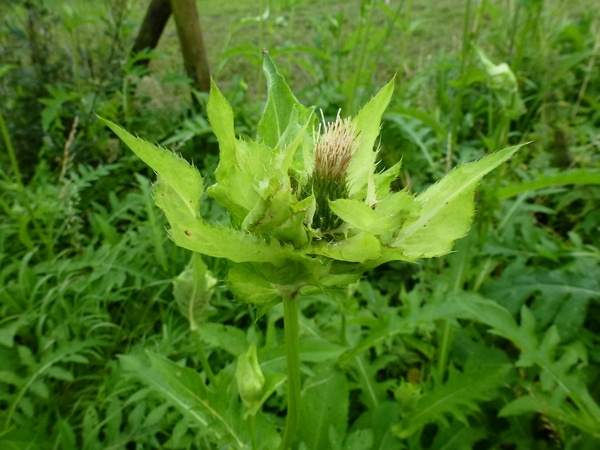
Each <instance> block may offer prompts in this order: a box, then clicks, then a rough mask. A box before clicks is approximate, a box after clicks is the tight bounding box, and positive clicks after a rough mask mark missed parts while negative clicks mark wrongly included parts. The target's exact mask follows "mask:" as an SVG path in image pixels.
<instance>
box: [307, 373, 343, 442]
mask: <svg viewBox="0 0 600 450" xmlns="http://www.w3.org/2000/svg"><path fill="white" fill-rule="evenodd" d="M348 396H349V391H348V381H347V380H346V375H344V374H343V373H342V372H340V371H338V370H336V369H334V368H333V367H332V366H330V365H328V364H327V365H323V366H318V367H317V368H315V375H314V376H313V377H311V378H309V379H307V380H306V382H305V383H304V388H303V389H302V401H301V404H300V420H299V424H298V439H299V440H300V441H302V442H304V443H305V445H306V446H307V448H311V449H312V448H314V449H317V448H319V449H320V448H323V449H324V448H329V429H330V427H332V428H333V429H334V430H335V432H336V434H337V435H338V436H340V437H343V436H345V434H346V427H347V426H348Z"/></svg>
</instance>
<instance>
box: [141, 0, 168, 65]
mask: <svg viewBox="0 0 600 450" xmlns="http://www.w3.org/2000/svg"><path fill="white" fill-rule="evenodd" d="M170 16H171V0H152V2H151V3H150V6H148V11H146V16H145V17H144V22H143V23H142V27H141V28H140V31H139V33H138V35H137V37H136V38H135V43H134V44H133V48H132V49H131V52H132V53H133V54H136V53H139V52H141V51H142V50H144V49H150V50H153V49H155V48H156V46H157V45H158V40H159V39H160V36H161V34H162V32H163V30H164V29H165V25H166V24H167V21H168V20H169V17H170ZM148 62H149V60H148V59H140V60H138V61H136V62H135V65H136V66H147V65H148Z"/></svg>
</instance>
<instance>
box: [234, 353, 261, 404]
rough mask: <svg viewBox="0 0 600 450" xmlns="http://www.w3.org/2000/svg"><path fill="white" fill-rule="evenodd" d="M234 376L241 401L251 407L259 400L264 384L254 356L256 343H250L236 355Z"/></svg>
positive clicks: (256, 358)
mask: <svg viewBox="0 0 600 450" xmlns="http://www.w3.org/2000/svg"><path fill="white" fill-rule="evenodd" d="M235 378H236V380H237V384H238V391H239V393H240V397H241V398H242V401H243V402H244V404H245V405H246V406H247V407H248V408H251V407H252V406H254V405H255V404H256V403H257V402H258V401H260V399H261V397H262V394H263V387H264V385H265V377H264V375H263V373H262V370H260V365H259V364H258V357H257V356H256V345H254V344H250V347H249V348H248V350H247V351H245V352H244V353H242V354H241V355H240V356H239V357H238V363H237V370H236V372H235Z"/></svg>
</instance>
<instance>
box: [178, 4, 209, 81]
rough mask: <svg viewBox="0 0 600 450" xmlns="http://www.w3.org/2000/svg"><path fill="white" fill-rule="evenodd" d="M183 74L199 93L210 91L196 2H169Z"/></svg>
mask: <svg viewBox="0 0 600 450" xmlns="http://www.w3.org/2000/svg"><path fill="white" fill-rule="evenodd" d="M171 8H172V10H173V17H174V18H175V24H176V25H177V34H178V35H179V42H180V44H181V53H182V54H183V62H184V65H185V72H186V73H187V75H188V76H189V77H190V78H192V79H193V80H194V87H195V88H196V89H198V90H199V91H201V92H208V91H209V90H210V70H209V68H208V60H207V58H206V49H205V47H204V41H203V40H202V32H201V30H200V19H199V17H198V9H197V8H196V0H171Z"/></svg>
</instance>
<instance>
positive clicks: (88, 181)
mask: <svg viewBox="0 0 600 450" xmlns="http://www.w3.org/2000/svg"><path fill="white" fill-rule="evenodd" d="M147 3H148V2H141V1H133V0H129V1H126V0H103V1H94V2H81V1H75V0H52V1H49V0H30V1H28V2H21V1H17V0H8V1H5V2H4V4H3V5H2V7H0V10H1V11H0V15H2V22H1V25H0V98H1V99H2V101H1V102H0V113H1V116H0V119H1V122H0V448H2V449H4V448H7V449H24V448H31V449H65V450H67V449H120V448H127V449H130V448H131V449H133V448H139V449H142V448H157V449H159V448H160V449H162V448H182V449H185V448H187V449H196V448H201V449H216V448H239V449H253V450H255V449H265V450H266V449H273V448H277V447H278V446H279V445H280V442H281V439H282V436H283V434H284V429H285V417H286V414H287V412H288V411H289V409H290V406H289V404H288V397H287V394H288V386H289V383H288V380H287V379H286V376H287V375H286V373H287V372H286V362H285V361H286V350H287V349H286V342H288V341H289V339H288V338H286V335H285V331H284V323H283V322H284V308H283V306H282V304H281V303H278V304H275V305H274V306H273V305H271V304H270V303H268V302H267V304H268V307H265V305H264V304H262V303H261V302H260V299H264V298H268V295H272V293H273V292H280V291H277V289H279V288H278V287H277V286H276V287H275V288H273V286H270V287H269V288H268V289H266V293H265V289H264V288H265V285H264V283H263V284H260V283H261V282H263V281H264V279H265V277H267V278H268V276H273V275H272V273H271V274H267V275H268V276H267V275H265V273H266V272H265V273H262V274H256V273H254V275H253V276H252V277H250V276H248V279H247V285H248V286H250V288H249V289H250V290H251V291H252V290H253V293H254V291H256V293H255V295H254V296H250V297H251V298H252V299H254V304H253V302H252V301H251V302H249V303H248V302H247V301H244V300H245V299H247V297H248V295H247V292H245V291H243V290H239V286H238V287H237V288H236V286H235V283H234V281H235V277H236V276H237V277H238V278H237V280H238V282H239V279H240V277H241V278H242V279H243V277H242V276H241V275H240V270H241V269H240V268H239V267H236V266H235V265H232V264H230V262H229V261H227V259H226V258H215V257H206V256H205V257H202V258H200V257H199V256H192V253H191V252H190V251H189V250H186V249H184V248H181V247H178V246H177V245H176V244H175V242H174V241H173V240H171V239H170V238H169V236H168V234H167V232H166V229H168V228H169V224H168V222H167V219H166V217H165V215H164V214H163V212H162V211H161V210H160V209H158V208H157V207H156V206H155V204H154V202H155V200H157V198H158V197H159V196H157V195H156V194H153V186H152V183H153V182H155V181H156V175H155V173H154V171H153V170H150V169H148V168H147V167H146V166H145V165H144V164H143V163H142V162H141V161H140V160H138V159H137V157H136V156H134V155H133V153H131V152H130V150H129V149H128V148H127V146H126V145H124V144H123V143H121V142H120V140H119V139H118V138H117V137H116V136H115V134H114V133H112V132H111V131H110V130H109V129H108V128H107V127H106V126H105V125H104V124H103V123H102V122H100V121H99V120H98V118H97V115H98V116H102V117H104V118H106V119H109V120H111V121H113V122H115V123H118V124H119V125H121V126H123V127H125V128H126V129H127V130H128V131H130V132H131V133H133V134H134V135H138V136H140V137H141V138H143V139H146V140H148V141H150V142H153V143H159V144H160V145H162V146H164V147H167V148H169V149H173V150H175V152H176V153H177V154H180V155H182V156H183V157H184V158H186V159H187V160H188V161H193V163H194V165H195V166H196V167H198V169H199V170H200V172H201V174H202V176H203V177H204V189H205V190H206V189H207V188H208V187H209V186H211V185H212V184H214V183H215V182H216V181H219V182H222V181H223V180H222V178H221V179H219V180H217V175H215V171H216V168H217V165H218V161H219V146H218V143H217V139H216V137H215V134H214V130H213V127H214V126H215V121H214V120H213V123H212V125H211V123H210V122H209V120H208V117H207V113H206V102H207V100H208V96H207V95H206V94H204V93H200V94H199V103H200V107H195V106H194V105H193V103H192V101H191V96H190V92H191V91H192V89H191V84H190V80H189V79H187V78H186V77H185V76H184V70H183V67H182V66H183V65H182V60H181V56H180V52H179V44H178V42H177V34H176V31H175V28H174V24H173V23H172V22H169V24H168V26H167V29H166V30H165V33H164V35H163V36H162V39H161V41H160V45H159V47H158V48H157V51H156V53H155V56H156V58H155V59H153V60H152V63H151V64H150V66H149V68H148V69H146V68H140V67H136V66H134V65H133V59H132V57H131V56H130V55H129V50H130V48H131V46H132V43H133V40H134V38H135V35H136V32H137V27H138V26H139V24H140V22H141V20H142V17H143V15H144V12H145V8H146V6H147ZM198 9H199V12H200V20H201V24H202V27H203V31H204V38H205V41H206V44H207V48H208V51H209V54H208V58H209V63H210V66H211V70H212V73H213V76H214V78H215V82H216V84H217V86H219V88H220V89H221V91H222V92H223V95H224V97H225V98H226V100H227V102H228V103H229V104H230V105H231V107H232V110H233V116H234V118H235V135H236V136H237V137H239V138H241V139H256V137H257V129H258V128H259V125H258V123H259V119H260V116H261V113H262V111H263V109H264V102H265V99H266V92H267V83H266V82H265V80H264V77H263V60H262V56H261V55H262V52H261V50H262V48H263V47H265V48H267V49H268V50H269V52H270V55H271V56H272V58H273V60H274V62H275V64H276V66H277V68H278V70H279V71H280V72H281V73H282V74H283V76H284V78H285V79H286V80H287V82H288V84H289V86H290V87H291V89H292V91H293V92H294V93H295V94H296V96H297V98H298V99H299V100H300V102H301V103H303V104H304V105H306V106H314V107H316V108H318V110H320V111H319V113H318V115H319V117H320V116H321V114H322V116H323V117H324V119H325V120H326V121H330V120H333V119H335V117H336V115H337V114H338V111H340V109H341V116H342V117H352V116H354V115H355V114H356V113H357V111H360V110H361V108H363V107H364V105H365V104H366V103H367V102H368V101H369V100H370V99H371V98H372V97H373V95H374V94H375V93H377V92H378V91H379V90H380V88H381V87H382V86H384V85H385V84H386V83H387V82H389V80H390V79H391V78H392V76H393V75H394V74H396V79H395V89H394V93H393V95H392V96H391V98H390V102H389V105H388V106H387V108H386V109H385V112H384V113H383V117H382V121H381V130H382V131H381V135H380V138H378V139H377V140H376V141H375V147H376V148H378V149H379V153H378V156H377V158H376V161H377V163H378V167H377V172H378V173H381V172H383V171H384V170H386V169H390V168H392V167H394V164H396V163H397V162H398V161H400V160H401V161H402V166H401V167H400V168H399V171H398V173H397V175H398V176H397V177H395V178H394V177H392V178H394V179H393V180H392V179H391V178H390V180H389V183H390V189H391V191H392V192H395V193H398V192H401V191H404V192H406V193H409V194H417V197H416V198H417V200H419V199H420V197H419V194H420V193H423V192H424V191H425V190H426V189H427V188H428V187H430V186H432V185H434V183H435V182H436V181H437V180H439V179H441V178H443V177H444V176H445V175H447V174H448V173H452V172H451V170H452V168H453V167H456V166H458V165H459V164H462V163H465V162H471V161H476V160H481V158H484V157H485V156H486V155H490V154H492V153H494V152H496V151H498V150H500V149H503V148H505V147H509V146H512V145H519V144H523V143H527V145H525V146H524V147H522V148H520V149H519V151H518V152H517V153H516V154H515V155H514V156H512V157H511V158H510V159H509V160H508V161H507V162H506V163H504V164H503V165H502V166H500V167H499V168H497V169H495V171H494V172H492V173H490V174H488V175H487V176H486V177H485V178H484V179H483V181H482V182H481V183H480V184H478V185H477V189H476V192H475V195H474V198H475V208H474V209H475V214H474V222H473V224H472V226H471V228H470V231H469V233H468V234H467V235H466V236H465V237H464V238H462V239H460V240H458V241H457V242H456V243H455V246H454V250H453V251H452V252H450V253H448V254H446V255H444V256H442V257H439V258H435V259H419V260H418V261H417V263H411V262H407V261H393V262H388V263H385V264H383V265H380V266H378V267H376V268H372V269H370V270H368V271H366V273H364V274H363V275H362V276H361V278H360V279H359V280H358V281H357V282H355V283H351V284H349V285H348V286H346V287H344V288H339V287H338V288H336V289H325V288H323V287H322V286H321V287H320V288H319V289H317V290H313V291H311V292H307V290H305V291H302V292H301V293H300V294H298V296H297V299H298V303H299V332H300V344H299V354H300V371H301V379H300V382H301V406H300V410H299V416H298V421H299V427H298V432H297V438H296V439H295V441H293V444H292V447H293V448H294V449H295V450H296V449H298V450H300V449H306V450H309V449H313V448H314V449H342V450H363V449H364V450H368V449H388V450H396V449H411V450H413V449H414V450H418V449H423V450H437V449H476V450H481V449H498V450H512V449H517V450H520V449H536V450H537V449H540V450H548V449H563V448H564V449H584V450H586V449H590V450H593V449H596V448H598V445H599V443H600V440H599V439H600V437H599V435H598V430H599V429H600V406H599V404H600V351H599V350H598V349H599V348H600V307H599V304H600V303H599V301H600V277H599V276H598V274H599V273H600V239H599V236H600V234H599V231H600V211H599V210H598V204H599V200H600V112H599V111H600V72H599V67H600V66H599V61H600V55H599V51H600V16H599V15H598V8H597V6H596V4H595V2H591V1H589V0H577V1H560V0H556V1H549V0H547V1H543V0H527V1H525V0H522V1H521V0H519V1H517V0H515V1H513V0H504V1H503V0H483V1H478V0H465V1H462V2H456V1H451V0H443V1H439V2H428V1H424V0H412V1H411V0H404V1H399V0H390V1H389V2H388V1H384V0H370V1H367V0H364V1H348V2H339V1H337V2H336V1H324V2H319V3H318V4H317V3H315V2H310V1H308V0H298V1H291V0H290V1H280V2H275V1H273V2H267V1H263V2H250V1H239V2H223V1H216V0H207V1H203V2H198ZM267 9H268V14H265V12H266V11H267ZM504 63H505V64H504ZM298 108H299V107H298ZM317 128H318V126H316V124H315V129H317ZM307 130H308V135H307V136H308V137H307V139H306V142H307V143H308V144H307V145H308V146H309V150H308V151H309V154H310V151H312V147H311V144H310V142H311V139H310V138H309V137H310V135H312V127H311V126H308V128H307ZM265 136H267V134H265V132H264V131H263V132H262V134H260V136H259V138H260V139H261V140H262V141H264V142H266V141H267V138H266V137H265ZM240 145H242V144H240ZM248 145H250V144H248ZM261 157H264V155H263V156H261ZM257 158H258V157H257ZM267 159H268V158H267ZM261 161H263V160H262V159H261ZM269 161H270V162H269V163H268V164H263V163H261V164H262V165H261V164H258V165H257V167H258V169H260V170H262V169H261V167H263V168H264V167H269V168H271V166H274V165H275V162H272V161H271V160H269ZM186 167H187V166H186ZM396 167H397V166H396ZM232 170H233V169H232ZM300 172H301V171H300V170H299V169H298V166H294V168H293V170H290V171H289V173H290V174H296V175H295V176H297V177H298V179H299V180H300V178H301V177H300V175H297V174H298V173H300ZM221 173H222V172H221ZM236 173H237V172H236ZM388 173H391V172H388ZM258 184H259V183H257V185H258ZM384 184H385V183H384ZM240 186H242V184H240ZM295 188H297V186H295ZM235 189H238V191H236V190H235ZM239 189H240V188H239V186H237V188H236V185H232V187H231V192H232V193H233V192H239ZM290 189H292V187H290ZM248 190H249V191H251V189H248ZM383 191H385V189H383ZM209 192H212V194H211V193H209V194H206V195H202V196H201V198H200V200H199V215H200V216H201V217H202V218H203V219H204V220H206V221H208V222H210V223H213V224H225V225H229V224H231V225H232V226H234V228H235V231H236V232H243V233H246V237H247V238H248V239H253V238H256V239H258V240H261V241H260V242H263V241H262V240H264V239H265V234H264V233H265V232H266V231H265V228H261V225H260V224H261V222H260V221H256V220H255V221H254V222H253V221H252V220H254V219H253V218H252V217H249V218H248V219H247V220H246V219H245V218H246V216H244V218H241V217H238V216H236V215H235V214H241V213H239V211H240V210H239V209H237V210H236V211H237V212H235V213H232V214H231V215H230V214H229V213H228V212H227V211H226V210H225V208H224V207H223V206H224V204H225V206H227V205H229V204H228V202H227V199H226V198H225V199H224V197H220V198H219V201H220V204H219V203H217V202H215V201H214V198H213V197H211V195H213V196H214V192H213V191H209ZM243 193H245V192H242V194H243ZM446 194H447V195H449V196H450V197H451V196H452V193H451V192H449V193H446ZM231 195H234V194H231ZM298 195H300V193H298ZM302 195H304V194H302ZM402 195H404V194H398V197H399V196H402ZM239 196H242V195H239ZM216 197H218V195H217V196H216ZM244 198H245V197H244ZM423 198H427V194H425V195H424V197H423ZM436 198H437V197H436ZM159 200H160V199H159ZM234 200H235V199H234ZM469 200H470V197H469ZM229 206H231V205H229ZM371 206H372V208H371V210H372V211H377V204H373V205H371ZM442 209H443V207H442ZM467 209H468V208H467ZM459 212H464V211H463V208H462V207H461V208H460V211H458V210H457V214H456V216H454V215H449V217H451V218H452V219H456V217H458V215H459V214H458V213H459ZM254 213H255V214H258V212H257V211H254ZM365 214H371V212H367V213H365ZM251 219H252V220H251ZM350 219H353V218H352V217H351V218H350ZM398 220H401V223H402V224H404V223H407V222H405V221H406V220H409V219H406V218H401V219H398ZM402 221H404V222H402ZM447 222H451V219H448V220H447ZM302 223H304V222H302ZM310 223H311V224H312V222H310ZM257 224H258V225H257ZM402 226H404V225H402ZM352 227H354V224H353V225H352ZM352 227H350V231H349V236H350V237H352V236H356V235H355V234H354V235H353V233H355V231H352ZM267 229H268V227H267ZM279 231H281V230H279ZM347 231H348V230H347ZM313 232H314V230H313V231H311V233H313ZM310 235H311V236H313V237H314V235H312V234H310ZM442 235H443V233H442ZM232 236H233V235H232ZM274 236H275V234H274ZM280 236H282V235H281V234H279V235H277V238H273V242H275V240H276V239H284V241H285V242H287V243H289V242H293V243H294V244H295V245H296V247H297V248H298V247H302V246H301V245H300V244H298V242H296V241H294V240H293V239H292V238H289V237H286V238H281V237H280ZM286 236H287V235H286ZM392 236H395V237H394V239H397V238H398V236H396V235H393V233H392ZM345 237H346V236H342V235H341V234H337V235H333V237H331V236H326V237H325V240H328V239H329V240H332V239H333V241H334V242H340V243H342V242H343V241H344V239H345ZM388 237H389V236H388ZM442 238H443V236H442ZM286 239H287V240H286ZM311 239H312V237H311ZM453 239H454V238H453ZM453 239H452V240H453ZM371 242H374V241H371ZM225 243H226V242H220V241H219V242H216V243H215V246H216V247H217V248H218V246H219V245H224V244H225ZM313 245H315V248H317V247H318V246H319V245H321V242H320V241H319V240H318V239H315V240H314V242H313ZM239 249H240V252H242V250H244V246H243V245H239ZM367 250H372V249H370V248H369V249H367ZM317 251H318V250H315V253H314V254H312V258H311V259H319V258H322V256H320V255H317ZM352 264H354V262H352V263H349V266H352ZM349 266H344V265H343V264H342V265H340V266H339V267H341V268H340V269H339V270H347V268H348V267H349ZM236 270H238V272H236ZM288 270H289V268H288ZM292 272H297V273H295V275H298V273H301V270H300V269H299V268H297V267H295V268H294V270H293V271H292ZM241 273H242V275H243V274H244V273H246V274H247V273H249V272H244V271H243V270H242V272H241ZM257 283H258V284H259V286H258V287H257ZM236 289H238V290H236ZM256 303H258V304H256ZM275 303H276V302H275ZM194 305H195V306H196V307H195V308H194ZM271 306H272V307H271ZM254 351H256V353H254ZM254 355H256V358H254ZM257 367H258V369H257ZM237 373H239V374H241V375H236V374H237ZM259 373H262V376H263V377H264V379H262V382H261V376H260V375H259ZM180 377H183V378H184V379H185V383H183V384H178V382H177V380H178V379H180ZM244 380H250V381H252V383H255V384H251V385H250V386H248V384H244ZM189 386H192V389H188V388H189ZM257 386H258V387H257ZM248 389H250V394H248V392H249V391H248ZM253 389H254V391H253ZM240 393H241V397H240ZM251 408H254V410H252V411H253V414H250V413H249V411H250V410H251Z"/></svg>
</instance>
